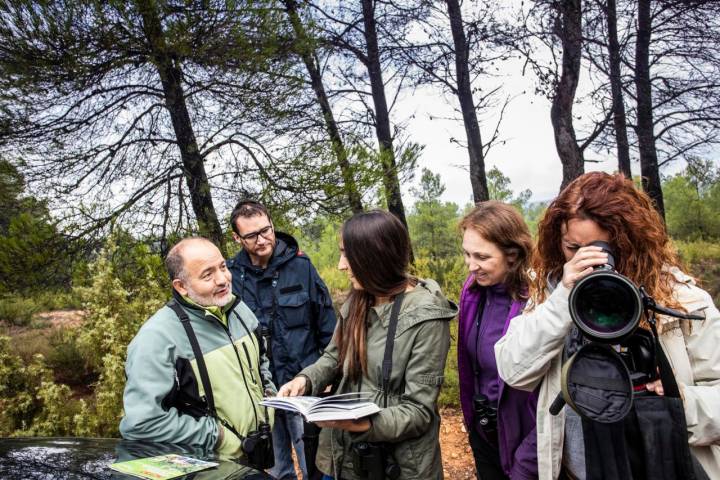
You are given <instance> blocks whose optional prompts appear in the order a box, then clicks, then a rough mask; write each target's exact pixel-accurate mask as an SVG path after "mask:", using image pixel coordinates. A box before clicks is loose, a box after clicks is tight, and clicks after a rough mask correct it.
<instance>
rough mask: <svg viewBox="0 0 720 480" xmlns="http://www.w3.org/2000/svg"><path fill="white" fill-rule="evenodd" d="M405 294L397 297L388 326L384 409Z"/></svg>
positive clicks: (384, 363) (383, 371)
mask: <svg viewBox="0 0 720 480" xmlns="http://www.w3.org/2000/svg"><path fill="white" fill-rule="evenodd" d="M404 298H405V292H404V291H403V292H400V293H399V294H397V295H396V296H395V301H394V302H393V306H392V310H391V311H390V324H389V325H388V332H387V338H386V339H385V354H384V355H383V362H382V389H383V408H387V395H388V390H389V388H390V374H391V373H392V356H393V349H394V348H395V332H396V331H397V324H398V316H399V315H400V307H401V306H402V302H403V299H404Z"/></svg>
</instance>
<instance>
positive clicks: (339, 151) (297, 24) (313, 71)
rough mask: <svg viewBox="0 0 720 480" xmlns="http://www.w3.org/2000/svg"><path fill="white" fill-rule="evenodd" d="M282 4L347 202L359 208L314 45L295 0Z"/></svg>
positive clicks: (351, 174)
mask: <svg viewBox="0 0 720 480" xmlns="http://www.w3.org/2000/svg"><path fill="white" fill-rule="evenodd" d="M284 4H285V10H286V11H287V13H288V16H289V17H290V23H291V24H292V27H293V31H294V32H295V37H296V38H297V41H298V43H299V44H300V45H299V46H300V55H301V57H302V60H303V63H304V64H305V67H306V68H307V71H308V75H309V76H310V83H311V85H312V89H313V92H315V98H316V100H317V102H318V105H320V110H321V111H322V114H323V120H324V122H325V129H326V130H327V133H328V136H329V137H330V141H331V142H332V148H333V153H334V154H335V159H336V160H337V162H338V165H339V166H340V173H341V175H342V177H343V182H344V184H345V194H346V195H347V199H348V205H349V206H350V209H351V210H352V212H353V213H359V212H362V211H363V205H362V199H361V198H360V192H359V191H358V188H357V184H356V183H355V178H354V177H353V173H352V167H351V166H350V162H349V160H348V155H347V149H346V148H345V143H344V142H343V139H342V136H341V135H340V129H339V128H338V124H337V121H336V120H335V116H334V115H333V111H332V108H331V107H330V101H329V100H328V96H327V93H326V91H325V85H324V84H323V79H322V74H321V72H320V68H319V66H318V62H317V59H316V56H315V52H314V49H313V48H312V47H311V46H310V39H309V38H308V36H307V32H306V31H305V27H304V26H303V24H302V21H301V19H300V15H298V12H297V2H296V1H295V0H284Z"/></svg>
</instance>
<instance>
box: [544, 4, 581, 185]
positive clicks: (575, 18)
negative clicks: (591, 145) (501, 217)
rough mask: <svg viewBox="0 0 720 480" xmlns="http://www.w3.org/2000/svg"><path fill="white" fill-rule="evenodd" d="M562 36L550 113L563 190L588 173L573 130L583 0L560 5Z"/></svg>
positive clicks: (578, 73) (560, 34)
mask: <svg viewBox="0 0 720 480" xmlns="http://www.w3.org/2000/svg"><path fill="white" fill-rule="evenodd" d="M557 8H558V15H559V20H560V22H559V24H560V26H559V32H558V35H559V36H560V40H561V42H562V50H563V54H562V72H561V74H560V80H559V82H558V84H557V86H556V88H555V95H554V97H553V101H552V108H551V110H550V119H551V121H552V126H553V131H554V133H555V148H556V149H557V152H558V156H559V157H560V162H562V166H563V179H562V184H561V185H560V190H562V189H563V188H565V187H566V186H567V184H568V183H570V182H572V181H573V180H574V179H576V178H577V177H579V176H580V175H582V174H583V173H584V172H585V165H584V160H583V155H582V152H581V151H580V148H579V147H578V144H577V137H576V136H575V128H574V127H573V117H572V110H573V102H574V101H575V91H576V90H577V86H578V80H579V77H580V59H581V56H582V0H565V1H562V2H558V7H557Z"/></svg>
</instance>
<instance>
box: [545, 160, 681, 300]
mask: <svg viewBox="0 0 720 480" xmlns="http://www.w3.org/2000/svg"><path fill="white" fill-rule="evenodd" d="M573 218H579V219H583V220H592V221H594V222H595V223H597V224H598V226H600V227H601V228H602V229H603V230H605V231H607V232H608V234H609V237H610V245H611V246H612V248H613V250H614V253H615V262H616V265H615V267H616V269H617V271H618V272H620V273H622V274H623V275H625V276H626V277H628V278H629V279H630V280H632V281H633V282H634V283H635V284H636V285H642V286H644V287H645V289H646V290H647V292H648V293H649V294H650V295H651V296H652V297H653V298H654V299H655V300H657V301H658V303H660V304H663V305H667V306H672V307H674V308H679V304H678V303H677V300H675V299H674V297H673V294H672V292H673V282H674V279H673V277H672V274H671V273H670V272H669V271H668V267H673V266H677V267H679V266H680V261H679V259H678V257H677V254H676V253H675V250H674V249H673V247H672V244H671V242H670V238H669V237H668V235H667V232H666V230H665V224H664V222H663V220H662V218H661V217H660V215H659V214H658V212H657V210H655V208H653V203H652V200H650V197H649V196H648V195H647V194H646V193H645V192H643V191H641V190H639V189H638V188H637V187H635V185H634V184H633V183H632V182H631V181H630V180H628V179H626V178H625V177H623V176H622V175H610V174H607V173H603V172H592V173H586V174H584V175H581V176H580V177H578V178H576V179H575V180H573V182H571V183H570V184H569V185H568V186H567V187H566V188H565V189H564V190H563V191H562V192H560V195H558V197H557V198H556V199H555V200H553V202H552V203H551V204H550V206H549V207H548V209H547V211H546V212H545V215H544V217H543V219H542V220H541V221H540V223H539V225H538V239H537V243H536V247H535V251H534V255H533V262H532V263H533V269H534V271H535V274H536V276H535V278H534V279H533V282H532V288H531V297H532V298H533V301H534V303H535V304H536V305H537V304H539V303H541V302H542V301H544V300H545V296H546V291H547V286H548V285H547V283H548V279H553V280H559V279H560V278H561V277H562V273H563V265H564V264H565V256H564V255H563V251H562V245H561V237H562V230H563V228H564V227H565V226H566V225H567V222H568V220H570V219H573Z"/></svg>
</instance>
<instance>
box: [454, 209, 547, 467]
mask: <svg viewBox="0 0 720 480" xmlns="http://www.w3.org/2000/svg"><path fill="white" fill-rule="evenodd" d="M460 229H461V231H462V233H463V243H462V248H463V255H464V259H465V265H467V267H468V270H469V273H470V275H469V276H468V278H467V280H466V281H465V285H464V286H463V289H462V293H461V294H460V316H459V329H458V371H459V376H460V404H461V406H462V411H463V417H464V419H465V425H466V426H467V429H468V431H469V436H470V446H471V447H472V451H473V456H474V457H475V468H476V470H477V475H478V478H480V479H482V480H488V479H489V480H494V479H508V478H510V479H512V480H525V479H534V478H537V448H536V444H537V442H536V434H535V407H536V404H537V397H536V394H535V393H530V392H524V391H521V390H516V389H514V388H511V387H509V386H506V385H505V383H504V382H503V381H502V380H501V379H500V377H499V375H498V371H497V366H496V363H495V349H494V345H495V342H497V341H498V340H499V339H500V337H502V336H503V334H504V333H505V330H507V327H508V325H509V322H510V321H511V319H512V318H513V317H515V316H517V315H519V314H520V313H522V310H523V308H524V306H525V302H526V300H527V287H528V284H529V277H528V274H529V263H530V255H531V251H532V239H531V237H530V232H529V231H528V228H527V225H525V222H524V221H523V219H522V217H521V216H520V214H519V213H518V212H517V210H516V209H515V208H514V207H512V206H510V205H506V204H504V203H501V202H495V201H488V202H482V203H479V204H478V205H477V206H476V207H475V209H474V210H473V211H472V212H470V213H469V214H467V215H466V216H465V218H463V219H462V221H461V222H460Z"/></svg>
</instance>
